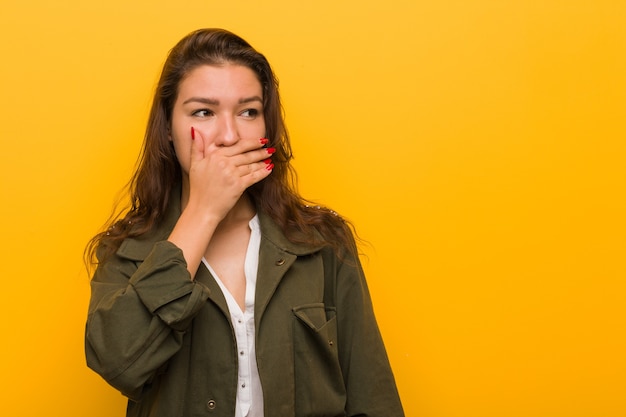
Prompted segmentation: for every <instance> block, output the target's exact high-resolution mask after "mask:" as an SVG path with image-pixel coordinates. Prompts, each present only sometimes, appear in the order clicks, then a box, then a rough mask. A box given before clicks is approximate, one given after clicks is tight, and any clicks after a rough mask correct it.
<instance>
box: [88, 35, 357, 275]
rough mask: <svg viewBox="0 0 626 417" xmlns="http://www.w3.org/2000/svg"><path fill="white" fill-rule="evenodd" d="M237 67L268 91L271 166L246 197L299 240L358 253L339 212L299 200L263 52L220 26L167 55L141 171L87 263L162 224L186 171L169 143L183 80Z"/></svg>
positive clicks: (94, 242)
mask: <svg viewBox="0 0 626 417" xmlns="http://www.w3.org/2000/svg"><path fill="white" fill-rule="evenodd" d="M224 64H236V65H243V66H246V67H248V68H250V69H251V70H252V71H254V73H255V74H256V76H257V77H258V79H259V81H260V83H261V86H262V89H263V109H264V110H263V111H264V117H265V125H266V129H267V132H266V136H267V138H268V139H269V140H270V143H269V146H272V147H274V148H276V152H275V153H274V155H272V162H273V163H274V169H273V171H272V174H271V175H270V176H269V177H267V178H265V179H264V180H262V181H260V182H258V183H256V184H254V185H252V186H251V187H249V188H248V190H247V193H248V194H249V196H250V197H251V199H252V201H253V203H254V204H255V206H256V207H257V209H258V210H262V211H263V212H265V213H267V214H268V215H269V216H270V217H271V218H272V219H273V220H274V221H275V222H276V223H277V224H278V225H279V227H280V228H281V229H282V231H283V233H284V234H285V236H286V237H287V238H288V239H289V240H291V241H292V242H295V243H310V244H316V245H318V244H323V245H326V246H330V247H332V248H333V249H334V250H335V251H336V252H337V253H338V254H341V253H345V252H346V250H347V251H348V252H350V253H353V254H354V252H355V251H356V247H355V244H354V237H353V236H354V227H353V226H352V224H351V223H350V222H348V221H347V220H345V219H343V218H342V217H340V216H339V215H337V213H335V212H334V211H332V210H329V209H327V208H324V207H320V206H318V205H315V204H314V203H312V202H310V201H308V200H306V199H304V198H303V197H301V196H300V195H299V193H298V191H297V181H296V179H297V178H296V173H295V171H294V170H293V168H292V166H291V165H290V161H291V159H292V158H293V154H292V149H291V144H290V141H289V135H288V133H287V129H286V128H285V123H284V119H283V109H282V106H281V103H280V96H279V92H278V80H277V78H276V76H275V75H274V72H273V71H272V68H271V66H270V64H269V62H268V61H267V59H266V58H265V56H263V55H262V54H261V53H259V52H257V51H256V50H255V49H254V48H253V47H252V46H251V45H250V44H249V43H248V42H246V41H245V40H243V39H242V38H240V37H239V36H237V35H235V34H233V33H231V32H229V31H226V30H223V29H200V30H197V31H194V32H192V33H190V34H189V35H187V36H186V37H184V38H183V39H182V40H180V41H179V42H178V43H177V44H176V46H174V48H173V49H172V50H171V51H170V53H169V55H168V57H167V60H166V61H165V64H164V66H163V70H162V72H161V76H160V79H159V82H158V84H157V87H156V91H155V94H154V99H153V103H152V108H151V111H150V115H149V118H148V125H147V128H146V133H145V137H144V142H143V145H142V150H141V153H140V156H139V160H138V165H137V169H136V171H135V172H134V174H133V176H132V178H131V180H130V181H129V183H128V185H127V187H128V193H129V197H130V201H129V204H128V208H127V209H125V210H124V211H122V212H120V213H117V214H116V213H114V214H113V215H112V216H111V218H110V219H109V221H108V222H107V224H106V226H105V230H104V231H103V232H101V233H98V234H97V235H96V236H94V237H93V238H92V239H91V240H90V241H89V243H88V245H87V247H86V248H85V260H86V262H87V264H88V265H93V264H95V263H97V260H96V251H97V250H98V249H99V248H102V249H103V252H100V251H98V252H99V255H101V259H100V261H102V260H103V259H106V257H107V256H109V255H111V254H112V253H114V252H115V251H116V250H117V249H118V248H119V246H120V245H121V243H122V241H123V240H124V239H126V238H128V237H137V236H141V235H143V234H145V233H147V232H148V231H150V230H152V229H153V228H154V227H156V226H158V224H159V221H160V219H161V218H162V217H163V216H162V215H163V214H164V213H165V211H166V209H167V206H168V204H169V201H170V199H171V198H177V196H173V195H172V191H173V190H174V189H175V188H176V186H177V184H178V183H179V182H180V181H181V178H182V177H181V168H180V165H179V163H178V160H177V158H176V154H175V153H174V148H173V146H172V144H171V141H170V140H169V138H168V131H169V128H170V126H171V118H172V110H173V107H174V103H175V101H176V98H177V95H178V88H179V85H180V83H181V81H182V80H183V79H184V78H185V77H186V75H187V74H189V73H190V72H191V71H192V70H193V69H195V68H197V67H199V66H202V65H224Z"/></svg>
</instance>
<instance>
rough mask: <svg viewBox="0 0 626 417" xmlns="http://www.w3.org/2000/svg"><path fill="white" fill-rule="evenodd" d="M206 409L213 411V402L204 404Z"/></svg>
mask: <svg viewBox="0 0 626 417" xmlns="http://www.w3.org/2000/svg"><path fill="white" fill-rule="evenodd" d="M206 407H207V408H208V409H209V410H215V400H209V402H207V403H206Z"/></svg>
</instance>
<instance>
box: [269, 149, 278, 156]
mask: <svg viewBox="0 0 626 417" xmlns="http://www.w3.org/2000/svg"><path fill="white" fill-rule="evenodd" d="M274 152H276V148H267V153H269V154H270V155H271V154H273V153H274Z"/></svg>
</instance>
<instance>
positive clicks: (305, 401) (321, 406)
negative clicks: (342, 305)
mask: <svg viewBox="0 0 626 417" xmlns="http://www.w3.org/2000/svg"><path fill="white" fill-rule="evenodd" d="M293 313H294V315H295V320H294V333H293V335H294V336H293V337H294V355H295V357H294V366H295V369H294V371H295V381H294V382H295V387H296V410H297V412H296V415H298V416H299V415H316V416H317V415H319V416H344V415H345V411H344V410H345V400H346V389H345V384H344V380H343V376H342V373H341V367H340V366H339V355H338V348H339V346H338V345H337V318H336V316H335V310H334V308H332V309H326V308H325V306H324V304H323V303H314V304H306V305H302V306H298V307H295V308H294V309H293Z"/></svg>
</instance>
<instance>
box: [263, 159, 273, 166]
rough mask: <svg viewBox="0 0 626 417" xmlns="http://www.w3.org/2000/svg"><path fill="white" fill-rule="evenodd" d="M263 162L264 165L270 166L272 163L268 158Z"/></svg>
mask: <svg viewBox="0 0 626 417" xmlns="http://www.w3.org/2000/svg"><path fill="white" fill-rule="evenodd" d="M263 162H265V165H269V164H270V162H272V160H271V159H269V158H267V159H266V160H264V161H263Z"/></svg>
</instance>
